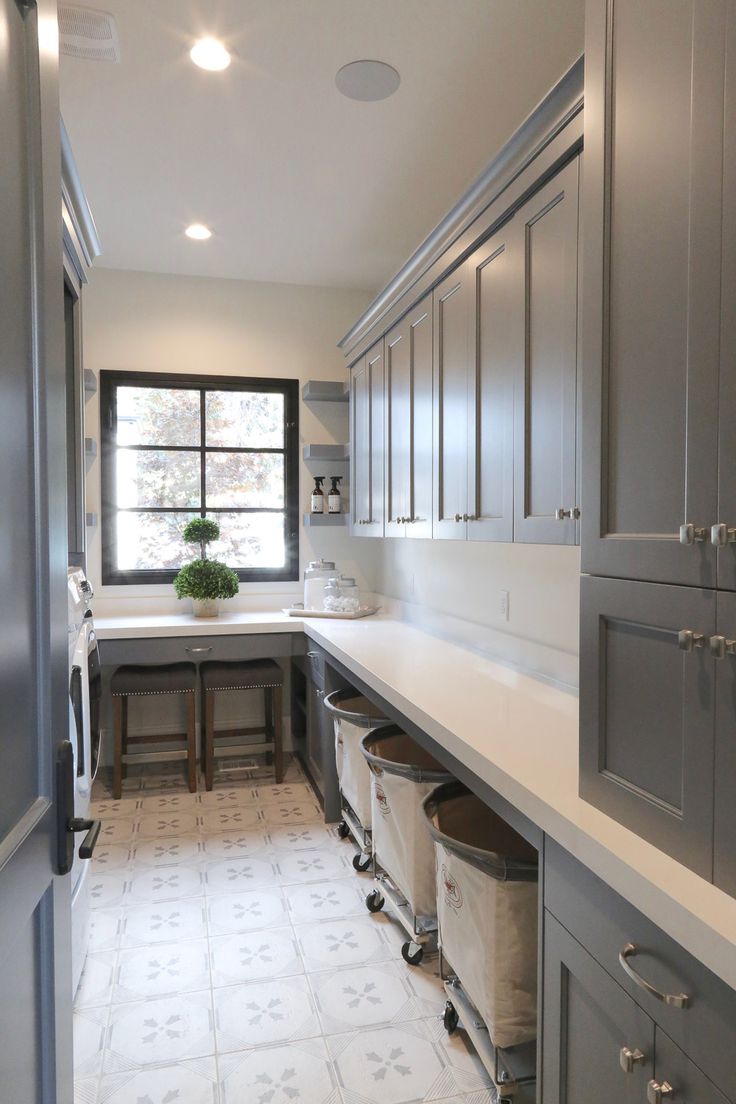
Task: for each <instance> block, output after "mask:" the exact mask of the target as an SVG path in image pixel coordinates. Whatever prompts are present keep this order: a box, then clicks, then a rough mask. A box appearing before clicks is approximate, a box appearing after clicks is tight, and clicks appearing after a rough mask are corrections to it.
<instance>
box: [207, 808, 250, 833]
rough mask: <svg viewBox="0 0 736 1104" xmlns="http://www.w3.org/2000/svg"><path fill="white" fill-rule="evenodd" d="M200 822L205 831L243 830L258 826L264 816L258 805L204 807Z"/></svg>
mask: <svg viewBox="0 0 736 1104" xmlns="http://www.w3.org/2000/svg"><path fill="white" fill-rule="evenodd" d="M199 817H200V824H201V829H202V831H203V832H205V833H207V834H209V833H211V832H213V833H219V832H243V831H245V830H246V829H248V828H258V827H259V825H261V824H262V823H263V818H262V817H261V814H260V812H259V810H258V808H257V807H256V805H254V804H252V805H229V806H222V807H218V808H215V809H212V808H206V807H204V806H203V807H202V809H201V810H200V814H199Z"/></svg>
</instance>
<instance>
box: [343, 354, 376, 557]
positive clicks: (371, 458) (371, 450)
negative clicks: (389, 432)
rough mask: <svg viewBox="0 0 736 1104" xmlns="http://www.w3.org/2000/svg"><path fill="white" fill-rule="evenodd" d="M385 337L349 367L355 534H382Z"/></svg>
mask: <svg viewBox="0 0 736 1104" xmlns="http://www.w3.org/2000/svg"><path fill="white" fill-rule="evenodd" d="M383 385H384V381H383V340H381V341H379V342H377V343H376V345H374V346H373V348H372V349H370V350H369V351H368V352H367V353H366V354H365V355H364V356H362V357H361V358H360V360H359V361H358V362H357V363H356V364H354V365H353V367H352V368H351V370H350V438H351V456H350V463H351V467H350V475H351V495H350V499H351V509H352V519H353V530H352V531H353V535H354V536H356V537H382V536H383V490H384V488H383V459H384V448H383Z"/></svg>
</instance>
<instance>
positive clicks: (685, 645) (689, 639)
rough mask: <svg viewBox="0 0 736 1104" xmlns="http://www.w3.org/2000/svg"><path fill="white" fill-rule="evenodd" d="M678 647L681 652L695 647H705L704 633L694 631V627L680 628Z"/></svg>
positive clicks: (690, 650)
mask: <svg viewBox="0 0 736 1104" xmlns="http://www.w3.org/2000/svg"><path fill="white" fill-rule="evenodd" d="M677 647H678V648H679V649H680V651H681V652H692V651H693V650H694V649H695V648H704V647H705V636H704V635H703V633H699V632H693V631H692V629H680V631H679V632H678V634H677Z"/></svg>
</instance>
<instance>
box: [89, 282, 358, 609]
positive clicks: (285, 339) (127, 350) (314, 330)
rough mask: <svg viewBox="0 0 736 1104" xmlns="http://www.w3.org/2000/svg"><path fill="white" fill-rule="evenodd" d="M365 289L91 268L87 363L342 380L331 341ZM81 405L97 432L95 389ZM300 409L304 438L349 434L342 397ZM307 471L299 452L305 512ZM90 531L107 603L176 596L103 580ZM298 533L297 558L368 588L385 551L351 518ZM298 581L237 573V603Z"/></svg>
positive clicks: (96, 496) (135, 604) (95, 576)
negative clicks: (354, 529)
mask: <svg viewBox="0 0 736 1104" xmlns="http://www.w3.org/2000/svg"><path fill="white" fill-rule="evenodd" d="M370 299H371V294H369V293H368V292H365V293H363V292H356V291H340V290H336V289H334V288H314V287H297V286H294V285H290V284H260V283H248V282H245V281H241V280H218V279H209V278H201V277H191V276H168V275H158V274H150V273H142V272H127V271H118V270H112V269H104V268H96V269H94V270H93V271H92V274H91V278H90V283H89V286H88V287H86V288H85V292H84V300H83V333H84V363H85V367H86V368H91V369H92V370H93V371H94V372H95V373H98V372H99V371H100V370H102V369H118V370H134V371H138V372H141V371H143V372H148V371H150V372H192V373H211V374H213V375H243V376H249V375H254V376H284V377H291V378H294V377H296V378H298V379H299V381H300V385H301V383H303V382H305V381H306V380H308V379H325V380H345V379H346V378H347V373H346V370H345V365H344V362H343V357H342V354H341V353H340V352H339V350H338V349H337V348H336V342H337V341H338V339H339V338H340V337H341V336H342V334H343V333H345V331H346V330H347V329H348V328H349V327H350V326H351V325H352V324H353V322H354V321H355V319H356V318H357V317H358V316H359V315H360V314H361V313H362V311H363V310H364V309H365V307H366V305H367V303H368V302H369V300H370ZM86 414H87V430H86V432H87V435H88V436H91V437H94V438H96V439H98V440H99V404H98V399H97V397H95V398H94V399H92V400H91V401H90V402H89V403H88V404H87V411H86ZM299 417H300V438H301V443H310V444H314V443H322V444H326V443H333V442H344V441H347V439H348V438H347V433H348V416H347V405H342V404H337V403H320V404H318V405H314V406H310V405H308V404H305V403H301V404H300V412H299ZM309 467H310V468H311V469H312V470H313V471H314V474H322V473H323V472H326V473H327V474H331V473H330V472H327V469H326V467H325V466H324V465H320V466H317V467H314V465H310V466H309ZM337 471H338V469H336V470H335V474H337ZM311 482H312V481H311V478H310V472H309V470H308V468H307V465H305V464H304V463H302V464H301V467H300V491H301V512H304V510H306V509H307V508H308V496H309V488H310V486H311ZM346 491H347V487H346ZM346 497H347V495H346ZM87 509H88V511H93V512H96V513H98V515H99V510H100V461H99V459H98V460H95V461H94V462H93V463H92V466H91V467H90V470H89V472H88V476H87ZM88 539H89V555H88V571H89V575H90V578H91V579H92V582H93V584H94V585H95V589H96V590H97V593H98V602H97V603H96V608H97V609H98V611H99V612H100V613H101V612H103V611H104V612H108V613H112V612H117V610H118V609H122V607H123V606H125V607H128V608H130V609H135V608H140V607H141V605H142V604H145V605H146V606H148V605H150V603H151V601H152V600H154V599H155V601H156V603H157V605H158V606H159V607H160V608H162V609H165V608H167V607H170V608H180V607H179V605H178V604H177V600H176V598H175V597H174V593H173V587H171V586H144V587H102V588H101V589H100V584H101V577H100V532H99V528H98V529H95V530H88ZM300 544H301V562H302V568H303V566H304V563H305V562H306V561H307V560H309V559H313V558H314V557H315V556H319V555H324V556H325V557H326V558H330V559H337V561H338V564H339V566H340V568H341V569H342V570H343V571H344V572H345V573H346V574H356V575H357V577H358V580H359V582H360V583H361V585H362V586H364V587H367V588H370V589H373V587H374V585H375V567H374V565H375V564H376V562H377V559H378V554H377V549H376V548H375V547H372V546H371V545H370V543H369V542H359V541H355V540H352V539H351V538H349V537H348V536H347V531H346V530H344V531H341V530H340V529H329V530H327V529H323V530H314V529H312V530H302V532H301V542H300ZM300 590H301V584H300V583H294V584H289V583H271V584H267V583H257V584H253V583H251V584H241V595H240V596H239V597H238V599H236V600H235V603H236V604H238V605H241V606H242V605H247V604H248V603H249V602H251V603H252V602H254V601H256V600H257V596H258V595H259V594H263V593H264V592H265V593H268V592H270V593H274V592H278V593H280V594H283V593H287V592H290V593H293V594H296V593H297V592H299V591H300ZM121 603H122V606H121ZM271 604H273V603H271Z"/></svg>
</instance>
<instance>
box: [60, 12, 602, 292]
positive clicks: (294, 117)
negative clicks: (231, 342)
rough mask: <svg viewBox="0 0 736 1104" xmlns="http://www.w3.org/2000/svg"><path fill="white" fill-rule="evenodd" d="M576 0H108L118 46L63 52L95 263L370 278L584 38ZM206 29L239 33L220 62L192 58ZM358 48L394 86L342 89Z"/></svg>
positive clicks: (424, 229)
mask: <svg viewBox="0 0 736 1104" xmlns="http://www.w3.org/2000/svg"><path fill="white" fill-rule="evenodd" d="M73 2H77V3H79V0H73ZM87 6H89V7H94V6H95V4H87ZM583 6H584V0H209V2H207V0H153V2H152V0H99V7H100V8H104V9H105V10H107V11H109V12H111V13H112V14H113V15H114V17H115V19H116V22H117V25H118V30H119V34H120V46H121V56H122V60H121V63H120V64H119V65H116V64H111V63H109V62H89V61H79V60H76V59H72V58H66V57H63V58H62V59H61V101H62V114H63V116H64V120H65V122H66V125H67V129H68V131H69V134H70V137H71V141H72V146H73V148H74V152H75V155H76V159H77V162H78V164H79V169H80V173H81V176H82V180H83V183H84V185H85V188H86V191H87V194H88V197H89V200H90V204H91V206H92V210H93V213H94V216H95V219H96V221H97V226H98V230H99V233H100V238H101V240H102V247H103V256H102V257H101V258H100V262H99V263H100V264H102V265H104V266H106V267H110V268H125V269H138V270H143V271H151V272H173V273H187V274H192V275H203V276H225V277H235V278H240V279H248V280H267V281H270V280H273V281H278V282H289V283H298V284H317V285H325V286H338V287H352V288H363V289H368V290H378V289H379V288H380V287H381V286H382V285H383V284H385V283H386V282H387V281H388V279H389V278H390V277H391V276H392V275H393V274H394V272H395V271H396V270H397V269H398V268H399V267H400V265H401V264H402V263H403V261H404V260H406V258H407V257H408V256H409V254H410V253H411V252H412V251H413V250H414V248H415V247H416V246H417V245H418V244H419V243H420V241H421V240H422V239H423V238H424V237H425V236H426V234H427V233H429V231H430V230H431V229H432V228H433V227H434V226H435V224H436V223H437V222H438V221H439V219H440V218H441V217H442V215H443V214H444V213H445V211H446V210H447V209H448V208H449V207H451V206H452V204H453V203H454V202H455V200H456V199H458V198H459V196H460V194H461V193H462V191H463V190H464V188H465V187H466V185H467V184H468V183H469V182H470V181H471V179H472V178H473V177H475V176H476V175H477V174H478V173H479V172H480V171H481V170H482V168H483V167H484V166H485V165H486V164H487V162H488V161H489V160H490V159H491V157H492V156H493V155H494V153H495V152H496V150H497V149H498V148H499V147H500V146H501V145H502V144H503V142H504V141H505V140H506V138H508V136H509V135H510V134H511V133H512V132H513V130H514V129H515V128H516V127H517V126H518V124H519V123H520V122H521V121H522V119H523V118H524V117H525V116H526V115H527V114H528V112H529V111H530V110H531V109H532V107H533V106H534V105H535V104H536V103H537V102H538V101H539V100H540V99H541V97H542V96H543V95H544V94H545V93H546V92H547V90H548V89H549V88H550V87H551V86H552V85H553V84H554V83H555V81H556V80H557V79H558V78H559V77H560V76H561V74H562V73H563V72H564V70H565V69H567V68H568V66H569V65H570V64H571V63H572V62H573V61H574V59H575V58H576V57H577V56H578V54H580V53H581V51H582V48H583ZM203 34H213V35H216V36H218V37H221V38H222V39H223V40H224V41H225V42H226V44H227V45H228V47H229V48H230V49H231V50H232V51H234V53H235V55H236V56H235V57H234V59H233V63H232V65H231V66H230V68H229V69H228V70H226V71H225V72H223V73H206V72H203V71H201V70H199V69H197V68H196V67H195V66H194V65H192V63H191V61H190V60H189V57H188V51H189V48H190V46H191V45H192V42H193V40H194V39H195V38H196V37H198V36H200V35H203ZM358 58H377V59H379V60H382V61H387V62H389V63H390V64H391V65H393V66H395V67H396V68H397V69H398V70H399V72H400V74H401V86H400V88H399V90H398V92H397V93H396V94H395V95H394V96H392V97H391V98H390V99H388V100H384V101H382V102H379V103H359V102H355V101H353V100H348V99H345V98H344V97H343V96H341V95H340V94H339V93H338V91H337V89H336V88H335V74H336V72H337V70H338V69H339V68H340V67H341V66H342V65H344V64H345V63H346V62H349V61H354V60H356V59H358ZM194 221H197V222H204V223H206V224H207V225H209V226H210V227H211V228H212V230H213V237H212V239H211V240H210V241H209V242H205V243H198V242H191V241H189V240H188V239H187V238H185V237H184V235H183V229H184V227H185V226H186V225H187V224H188V223H190V222H194Z"/></svg>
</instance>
